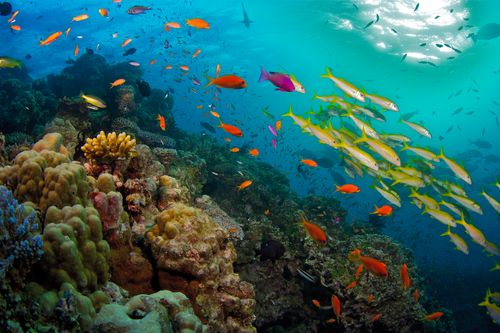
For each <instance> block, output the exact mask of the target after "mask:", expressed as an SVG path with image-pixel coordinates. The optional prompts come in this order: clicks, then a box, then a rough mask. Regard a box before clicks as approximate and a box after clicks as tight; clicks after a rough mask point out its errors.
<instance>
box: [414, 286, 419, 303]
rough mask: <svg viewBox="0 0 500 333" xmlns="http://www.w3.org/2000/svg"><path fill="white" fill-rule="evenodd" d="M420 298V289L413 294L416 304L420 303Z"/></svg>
mask: <svg viewBox="0 0 500 333" xmlns="http://www.w3.org/2000/svg"><path fill="white" fill-rule="evenodd" d="M418 297H419V294H418V289H415V291H414V292H413V300H414V301H415V303H418Z"/></svg>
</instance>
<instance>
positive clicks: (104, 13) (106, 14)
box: [99, 8, 109, 17]
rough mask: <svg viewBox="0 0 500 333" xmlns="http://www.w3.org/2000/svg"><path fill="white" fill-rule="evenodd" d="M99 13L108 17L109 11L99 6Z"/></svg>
mask: <svg viewBox="0 0 500 333" xmlns="http://www.w3.org/2000/svg"><path fill="white" fill-rule="evenodd" d="M99 14H101V16H102V17H108V15H109V12H108V10H107V9H106V8H99Z"/></svg>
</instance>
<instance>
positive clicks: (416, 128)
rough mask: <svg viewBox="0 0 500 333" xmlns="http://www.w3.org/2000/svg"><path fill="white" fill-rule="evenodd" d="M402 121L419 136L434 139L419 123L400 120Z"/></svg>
mask: <svg viewBox="0 0 500 333" xmlns="http://www.w3.org/2000/svg"><path fill="white" fill-rule="evenodd" d="M400 121H401V122H402V123H403V124H406V125H408V126H409V127H410V128H412V129H413V130H414V131H415V132H417V133H418V134H420V135H422V136H425V137H428V138H429V139H432V135H431V132H429V131H428V130H427V129H426V128H425V127H424V126H422V125H419V124H417V123H412V122H411V121H408V120H404V119H403V118H400Z"/></svg>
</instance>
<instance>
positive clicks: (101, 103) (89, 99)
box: [80, 93, 106, 109]
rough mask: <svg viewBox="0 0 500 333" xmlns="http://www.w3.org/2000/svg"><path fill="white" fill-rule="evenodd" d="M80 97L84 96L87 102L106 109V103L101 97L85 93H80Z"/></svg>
mask: <svg viewBox="0 0 500 333" xmlns="http://www.w3.org/2000/svg"><path fill="white" fill-rule="evenodd" d="M80 97H81V98H83V100H84V101H85V103H88V104H90V105H93V106H95V107H96V108H99V109H105V108H106V104H105V103H104V101H103V100H102V99H100V98H99V97H96V96H92V95H85V94H83V93H80Z"/></svg>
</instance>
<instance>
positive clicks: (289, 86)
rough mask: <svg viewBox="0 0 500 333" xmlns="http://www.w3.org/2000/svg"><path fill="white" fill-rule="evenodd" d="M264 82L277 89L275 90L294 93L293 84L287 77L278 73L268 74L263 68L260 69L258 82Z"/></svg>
mask: <svg viewBox="0 0 500 333" xmlns="http://www.w3.org/2000/svg"><path fill="white" fill-rule="evenodd" d="M266 80H269V81H271V83H272V84H274V86H276V87H277V88H276V90H279V91H286V92H292V91H295V86H294V85H293V82H292V80H291V79H290V77H289V76H288V75H286V74H283V73H278V72H270V73H268V72H266V70H265V69H264V68H263V67H261V68H260V78H259V82H263V81H266Z"/></svg>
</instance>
